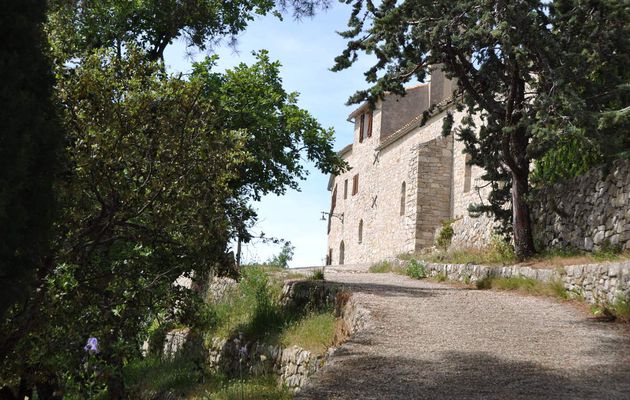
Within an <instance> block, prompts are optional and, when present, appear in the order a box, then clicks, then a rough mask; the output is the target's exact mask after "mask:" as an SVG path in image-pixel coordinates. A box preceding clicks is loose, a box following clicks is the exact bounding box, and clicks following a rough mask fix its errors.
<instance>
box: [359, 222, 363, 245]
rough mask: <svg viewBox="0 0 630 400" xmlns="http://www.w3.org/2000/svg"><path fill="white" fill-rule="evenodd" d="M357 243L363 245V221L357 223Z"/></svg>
mask: <svg viewBox="0 0 630 400" xmlns="http://www.w3.org/2000/svg"><path fill="white" fill-rule="evenodd" d="M359 243H363V220H361V221H359Z"/></svg>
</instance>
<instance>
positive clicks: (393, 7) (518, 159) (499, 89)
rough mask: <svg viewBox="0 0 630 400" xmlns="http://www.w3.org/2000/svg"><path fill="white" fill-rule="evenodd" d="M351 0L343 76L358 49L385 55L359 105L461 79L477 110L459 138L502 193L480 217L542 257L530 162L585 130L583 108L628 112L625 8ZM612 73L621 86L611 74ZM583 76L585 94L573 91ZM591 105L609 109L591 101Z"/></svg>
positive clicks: (468, 104)
mask: <svg viewBox="0 0 630 400" xmlns="http://www.w3.org/2000/svg"><path fill="white" fill-rule="evenodd" d="M347 2H348V3H352V4H353V5H354V8H353V12H352V16H351V18H350V22H349V28H350V29H349V30H348V31H346V32H343V33H342V36H343V37H345V38H347V39H348V45H347V48H346V50H344V52H343V54H342V55H341V56H339V57H338V58H337V59H336V65H335V69H336V70H340V69H344V68H347V67H349V66H350V65H351V64H352V63H354V62H355V61H356V60H357V58H358V55H359V53H360V52H366V53H372V54H374V55H375V56H376V58H377V62H376V64H375V65H374V66H373V67H372V68H370V69H369V70H368V71H366V73H365V76H366V79H367V81H368V82H369V83H371V84H373V86H372V87H371V89H369V90H363V91H359V92H357V93H356V94H355V95H354V96H353V97H352V98H351V99H350V101H351V102H360V101H364V100H370V101H373V100H374V99H375V98H377V97H379V96H382V95H383V94H384V93H385V92H386V91H392V92H394V93H399V94H404V89H403V84H404V83H405V82H408V81H410V80H412V79H418V80H420V81H423V80H424V79H425V78H426V76H427V73H428V71H429V69H430V68H431V67H435V66H440V67H442V68H443V69H444V70H445V71H446V73H447V76H449V77H451V78H454V79H456V80H457V87H458V93H459V94H460V95H461V96H458V102H459V103H460V105H461V106H462V108H465V109H466V110H467V113H468V117H467V118H465V119H464V126H462V127H461V128H459V129H458V131H457V133H458V137H459V139H460V140H462V141H463V142H464V144H465V147H466V150H465V151H466V152H467V153H468V154H470V155H471V163H472V164H475V165H478V166H481V167H483V168H484V169H485V171H486V173H485V175H484V179H486V180H488V181H489V182H490V185H491V187H492V193H491V195H490V197H489V204H485V205H478V206H477V207H475V208H474V209H473V210H472V211H473V212H482V211H492V212H494V213H495V215H496V216H497V217H498V218H500V219H504V220H507V219H510V220H511V228H512V231H513V237H514V244H515V249H516V254H517V256H518V257H519V258H521V259H523V258H526V257H528V256H530V255H531V254H533V253H534V251H535V249H534V243H533V238H532V229H531V222H530V211H529V207H528V204H527V201H526V199H527V195H528V192H529V189H530V182H529V175H530V164H531V161H532V157H534V156H536V157H541V156H542V155H543V154H545V152H546V151H547V150H548V149H549V148H550V147H552V146H553V145H554V143H555V142H556V141H557V140H558V137H560V136H563V135H565V134H567V131H568V130H567V129H565V128H566V127H568V126H570V125H573V126H577V127H579V128H583V127H585V126H586V125H587V121H586V120H585V119H584V118H583V117H584V111H586V110H587V109H588V108H589V105H590V104H592V103H593V102H596V103H597V104H598V105H599V106H600V107H599V108H595V109H589V110H588V112H589V115H590V116H591V118H590V119H589V120H588V121H590V122H592V121H593V116H594V115H595V114H597V115H600V116H601V115H602V112H604V111H605V110H607V109H609V110H611V111H612V110H613V109H614V107H616V106H620V107H619V109H614V110H615V111H616V112H617V113H619V112H623V110H624V109H623V107H624V106H627V103H625V105H623V104H621V102H623V98H620V97H619V96H620V94H619V91H620V90H621V88H620V87H619V85H618V84H619V83H620V82H626V83H627V72H624V71H623V70H622V68H621V67H622V66H623V65H624V64H623V63H624V61H626V60H625V59H626V57H627V54H628V53H627V51H628V37H629V36H628V30H629V28H628V23H627V21H628V15H629V12H628V6H627V4H625V5H624V4H623V2H618V1H606V0H602V1H588V2H587V1H579V0H576V1H570V0H567V1H558V2H551V3H549V2H543V1H539V0H517V1H499V0H457V1H441V0H438V1H435V0H414V1H411V0H407V1H402V2H400V1H393V0H385V1H383V2H380V3H378V4H376V3H374V2H372V1H371V0H349V1H347ZM593 39H596V40H598V42H597V44H596V45H595V47H596V49H593V48H592V47H589V46H591V44H592V43H593V42H592V41H593ZM584 58H586V60H584ZM610 65H613V66H610ZM613 71H614V72H620V73H621V75H620V77H619V78H614V79H612V78H609V77H608V76H607V75H606V74H608V73H612V72H613ZM576 79H578V81H579V84H580V86H579V87H575V86H572V82H575V80H576ZM588 96H591V97H592V99H599V100H592V101H588V100H587V98H588ZM598 96H601V97H598ZM604 100H605V101H604ZM626 100H627V99H626ZM609 107H613V109H610V108H609ZM475 115H476V116H477V117H478V118H474V116H475ZM615 115H617V114H615ZM479 119H480V120H481V123H479ZM475 121H477V122H475ZM476 125H477V126H476ZM591 126H592V123H591ZM582 133H584V129H582ZM612 136H613V137H616V138H618V137H620V136H621V135H620V134H619V133H617V134H615V135H612ZM534 139H536V140H534ZM532 143H535V145H534V146H532ZM589 161H590V160H589ZM508 202H509V203H511V210H510V208H509V207H506V203H508Z"/></svg>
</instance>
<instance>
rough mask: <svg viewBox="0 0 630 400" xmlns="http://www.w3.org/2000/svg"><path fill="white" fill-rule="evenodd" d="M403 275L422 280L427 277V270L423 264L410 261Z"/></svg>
mask: <svg viewBox="0 0 630 400" xmlns="http://www.w3.org/2000/svg"><path fill="white" fill-rule="evenodd" d="M405 275H407V276H408V277H410V278H413V279H424V278H426V277H427V269H426V267H425V266H424V264H422V263H419V262H418V261H416V260H411V261H409V264H408V265H407V268H406V269H405Z"/></svg>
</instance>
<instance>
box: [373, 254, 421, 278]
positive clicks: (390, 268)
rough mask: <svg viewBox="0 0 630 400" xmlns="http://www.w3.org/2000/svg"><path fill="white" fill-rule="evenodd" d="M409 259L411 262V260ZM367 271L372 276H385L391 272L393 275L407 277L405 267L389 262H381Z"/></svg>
mask: <svg viewBox="0 0 630 400" xmlns="http://www.w3.org/2000/svg"><path fill="white" fill-rule="evenodd" d="M409 259H410V260H411V258H409ZM368 271H369V272H371V273H374V274H385V273H388V272H391V273H393V274H401V275H407V267H401V266H399V265H395V264H394V263H392V262H391V261H381V262H379V263H376V264H372V265H371V266H370V268H369V269H368Z"/></svg>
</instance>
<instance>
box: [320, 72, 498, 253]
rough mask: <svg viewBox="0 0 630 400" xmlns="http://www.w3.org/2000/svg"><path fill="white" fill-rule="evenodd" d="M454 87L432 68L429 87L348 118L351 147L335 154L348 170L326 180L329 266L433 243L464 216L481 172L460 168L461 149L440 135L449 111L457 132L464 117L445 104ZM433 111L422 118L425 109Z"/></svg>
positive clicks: (409, 91) (391, 98)
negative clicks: (440, 231) (441, 230)
mask: <svg viewBox="0 0 630 400" xmlns="http://www.w3.org/2000/svg"><path fill="white" fill-rule="evenodd" d="M453 89H454V83H453V82H452V81H450V80H448V79H447V78H445V76H444V74H443V73H442V72H441V71H439V72H438V71H434V73H433V74H432V77H431V81H430V82H429V83H425V84H420V85H417V86H414V87H410V88H407V94H406V96H397V95H389V96H386V97H385V99H383V100H380V101H378V102H377V104H376V105H375V108H374V109H373V110H370V108H369V106H368V105H367V104H363V105H361V106H360V107H359V108H357V109H356V110H354V111H353V112H352V113H351V114H350V116H349V117H348V121H350V122H352V123H353V124H354V135H353V141H352V143H351V144H349V145H348V146H346V147H345V148H343V149H342V150H341V151H340V155H341V156H342V157H343V158H344V159H345V160H346V161H347V162H348V163H349V165H350V167H351V168H350V170H349V171H347V172H345V173H343V174H341V175H338V176H333V177H331V179H330V181H329V185H328V190H329V191H331V194H332V199H331V208H330V215H329V222H328V252H327V263H329V264H354V263H365V262H374V261H378V260H382V259H384V258H387V257H392V256H396V255H398V254H401V253H407V252H413V251H417V250H420V249H421V248H424V247H428V246H431V245H433V242H434V235H435V231H436V228H437V227H439V226H441V223H442V221H444V220H447V219H451V218H461V219H466V220H467V219H469V218H470V217H468V213H467V208H468V204H470V203H472V202H475V201H479V196H480V195H481V196H485V195H486V194H485V193H478V192H477V190H475V187H476V185H475V182H476V181H477V180H478V179H479V176H480V175H481V174H482V170H481V169H479V168H477V167H471V166H469V165H467V163H466V155H465V154H463V153H462V150H463V144H462V143H460V142H459V141H457V140H454V139H453V135H452V134H451V135H449V136H446V137H444V136H442V126H443V124H444V119H445V117H446V114H447V112H451V113H452V115H453V117H454V127H456V126H457V125H458V124H459V123H460V121H461V119H462V117H463V116H464V113H463V112H457V111H456V110H455V109H454V107H452V106H451V105H450V102H451V98H452V93H453ZM432 106H436V107H434V110H437V111H432V115H429V116H428V118H427V116H426V115H423V113H425V111H428V110H430V109H431V107H432Z"/></svg>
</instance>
